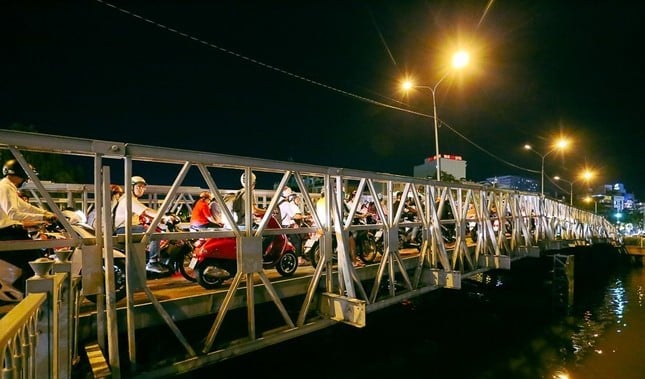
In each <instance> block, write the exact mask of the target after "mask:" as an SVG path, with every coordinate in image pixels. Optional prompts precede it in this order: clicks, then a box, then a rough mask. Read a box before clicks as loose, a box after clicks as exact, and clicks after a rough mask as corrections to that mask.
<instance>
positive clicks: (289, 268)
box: [275, 251, 298, 276]
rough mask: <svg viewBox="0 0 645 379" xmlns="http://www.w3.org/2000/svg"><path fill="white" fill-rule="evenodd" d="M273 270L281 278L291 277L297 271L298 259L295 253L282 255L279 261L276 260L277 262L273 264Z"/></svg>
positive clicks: (289, 252)
mask: <svg viewBox="0 0 645 379" xmlns="http://www.w3.org/2000/svg"><path fill="white" fill-rule="evenodd" d="M275 269H276V270H277V271H278V273H279V274H280V275H282V276H291V275H293V274H294V273H295V272H296V269H298V257H297V256H296V253H294V252H293V251H287V252H285V253H284V254H282V256H281V257H280V259H278V262H277V263H276V264H275Z"/></svg>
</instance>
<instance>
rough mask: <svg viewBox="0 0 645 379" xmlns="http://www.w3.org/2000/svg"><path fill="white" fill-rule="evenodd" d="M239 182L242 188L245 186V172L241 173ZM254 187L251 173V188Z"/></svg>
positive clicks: (253, 175) (253, 178) (253, 176)
mask: <svg viewBox="0 0 645 379" xmlns="http://www.w3.org/2000/svg"><path fill="white" fill-rule="evenodd" d="M240 182H241V183H242V187H244V186H245V185H246V172H244V173H242V176H240ZM254 185H255V174H254V173H252V172H251V186H254Z"/></svg>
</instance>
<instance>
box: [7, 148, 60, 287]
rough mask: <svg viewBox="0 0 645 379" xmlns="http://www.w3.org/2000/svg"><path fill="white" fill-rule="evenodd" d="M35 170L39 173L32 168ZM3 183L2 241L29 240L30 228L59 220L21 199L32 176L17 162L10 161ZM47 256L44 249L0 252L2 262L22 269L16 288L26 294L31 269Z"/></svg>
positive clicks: (32, 272) (31, 272)
mask: <svg viewBox="0 0 645 379" xmlns="http://www.w3.org/2000/svg"><path fill="white" fill-rule="evenodd" d="M31 170H32V171H34V172H36V170H35V169H34V168H33V167H31ZM2 176H3V178H2V180H0V241H11V240H29V239H31V237H30V236H29V231H28V229H29V228H38V227H41V226H43V225H45V224H47V223H49V222H53V221H55V220H56V215H54V214H53V213H52V212H49V211H47V210H45V209H42V208H38V207H36V206H34V205H31V204H29V203H28V202H26V201H25V200H24V199H22V198H21V197H20V191H19V190H18V188H19V187H20V186H22V184H23V183H25V182H27V181H28V180H29V176H28V175H27V173H26V172H25V170H24V169H23V168H22V167H21V166H20V164H19V163H18V162H17V161H16V160H13V159H12V160H9V161H7V162H6V163H5V164H4V166H3V167H2ZM42 256H43V253H42V252H41V251H40V250H19V251H6V252H0V259H2V260H4V261H6V262H9V263H11V264H12V265H14V266H16V267H18V268H20V270H21V273H20V275H19V276H18V278H17V279H16V281H15V285H16V288H18V289H19V290H21V291H24V286H25V281H26V280H27V278H29V277H31V276H32V275H33V274H34V271H33V270H32V269H31V266H29V261H33V260H35V259H38V258H40V257H42Z"/></svg>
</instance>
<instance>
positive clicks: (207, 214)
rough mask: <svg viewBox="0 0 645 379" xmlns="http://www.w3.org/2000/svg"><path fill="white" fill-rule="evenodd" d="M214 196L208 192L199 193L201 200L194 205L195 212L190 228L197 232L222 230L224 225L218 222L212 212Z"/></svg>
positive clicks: (193, 212)
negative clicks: (209, 229)
mask: <svg viewBox="0 0 645 379" xmlns="http://www.w3.org/2000/svg"><path fill="white" fill-rule="evenodd" d="M212 200H213V194H211V193H210V192H208V191H202V192H200V193H199V198H198V199H197V200H196V201H195V203H194V204H193V211H192V213H191V214H190V227H191V228H192V229H195V230H204V229H208V228H221V227H223V226H224V223H223V222H221V220H218V219H217V218H216V217H215V215H214V214H213V212H212V208H213V207H212V206H211V202H212Z"/></svg>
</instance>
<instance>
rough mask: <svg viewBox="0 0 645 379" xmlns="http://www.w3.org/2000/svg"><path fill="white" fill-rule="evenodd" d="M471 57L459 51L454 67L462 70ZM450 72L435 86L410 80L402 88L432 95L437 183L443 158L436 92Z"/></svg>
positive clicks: (454, 56) (454, 60) (456, 54)
mask: <svg viewBox="0 0 645 379" xmlns="http://www.w3.org/2000/svg"><path fill="white" fill-rule="evenodd" d="M469 59H470V57H469V55H468V53H466V52H464V51H459V52H457V53H455V54H454V55H453V57H452V67H454V68H456V69H460V68H462V67H464V66H466V65H467V64H468V61H469ZM449 73H450V71H448V72H446V73H445V74H444V75H443V76H442V77H441V79H439V81H437V83H435V85H434V86H423V85H415V84H414V83H412V82H411V81H409V80H406V81H404V82H403V85H402V88H403V90H404V91H409V90H410V89H412V88H425V89H428V90H430V92H431V93H432V118H433V119H434V148H435V159H436V160H437V181H441V156H440V155H439V118H438V117H437V99H436V96H435V94H436V92H437V87H439V84H441V82H442V81H443V80H444V79H445V78H446V77H447V76H448V74H449Z"/></svg>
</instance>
